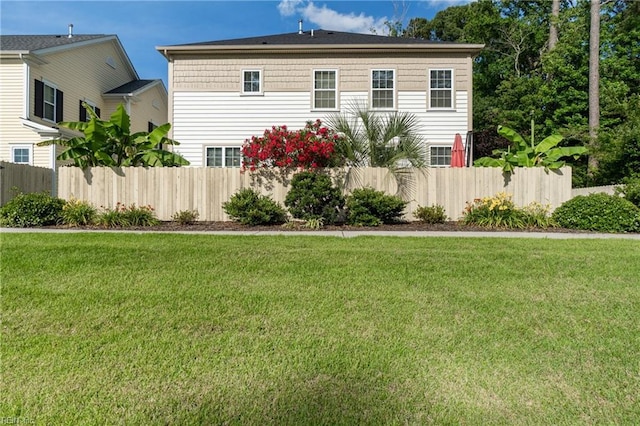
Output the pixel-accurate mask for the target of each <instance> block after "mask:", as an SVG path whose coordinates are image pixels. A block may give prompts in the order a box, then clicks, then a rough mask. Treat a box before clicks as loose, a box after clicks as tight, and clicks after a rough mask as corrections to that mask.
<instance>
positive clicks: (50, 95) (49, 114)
mask: <svg viewBox="0 0 640 426" xmlns="http://www.w3.org/2000/svg"><path fill="white" fill-rule="evenodd" d="M43 95H44V96H43V102H44V106H43V111H44V112H43V114H44V115H43V116H42V118H46V119H47V120H50V121H53V122H56V88H55V87H54V86H51V85H49V84H48V83H46V82H45V83H44V92H43Z"/></svg>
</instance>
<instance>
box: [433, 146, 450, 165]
mask: <svg viewBox="0 0 640 426" xmlns="http://www.w3.org/2000/svg"><path fill="white" fill-rule="evenodd" d="M429 154H430V155H429V157H430V161H429V163H430V164H431V166H432V167H447V166H450V165H451V147H450V146H438V145H432V146H430V147H429Z"/></svg>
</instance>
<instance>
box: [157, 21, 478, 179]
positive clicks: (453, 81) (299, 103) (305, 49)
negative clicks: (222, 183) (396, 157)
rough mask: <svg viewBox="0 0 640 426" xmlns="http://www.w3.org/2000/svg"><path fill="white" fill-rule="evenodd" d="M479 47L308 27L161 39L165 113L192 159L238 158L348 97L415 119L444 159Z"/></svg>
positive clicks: (465, 122)
mask: <svg viewBox="0 0 640 426" xmlns="http://www.w3.org/2000/svg"><path fill="white" fill-rule="evenodd" d="M482 47H483V46H482V45H475V44H454V43H440V42H433V41H427V40H422V39H412V38H396V37H386V36H377V35H364V34H353V33H344V32H337V31H326V30H315V31H310V32H309V31H307V32H303V31H302V30H300V31H299V32H298V33H290V34H280V35H271V36H265V37H252V38H243V39H234V40H223V41H211V42H204V43H194V44H183V45H174V46H159V47H157V48H156V49H157V50H158V51H159V52H160V53H161V54H162V55H164V56H165V57H166V58H167V60H168V62H169V121H170V122H171V124H172V126H173V127H172V130H173V134H172V137H173V138H174V139H176V140H178V141H179V142H180V146H178V147H176V148H175V151H176V152H179V153H180V154H182V155H183V156H184V157H185V158H186V159H187V160H189V161H190V162H191V165H192V166H213V167H229V166H234V167H235V166H239V165H240V159H241V155H240V147H241V146H242V144H243V142H244V141H245V140H246V139H248V138H250V137H251V136H252V135H262V133H263V132H264V130H265V129H270V128H271V127H272V126H274V125H287V126H288V127H289V128H290V129H298V128H302V127H304V125H305V123H306V121H308V120H316V119H318V118H319V119H323V118H325V117H326V116H327V115H329V114H331V113H335V112H345V111H346V110H347V108H348V107H349V105H350V104H351V103H353V102H354V101H356V100H357V101H359V102H366V104H367V105H368V107H369V108H370V109H371V110H375V111H383V112H384V111H407V112H411V113H413V114H415V115H416V116H417V117H419V119H420V121H421V123H422V132H423V136H424V138H425V140H426V142H427V144H428V149H427V155H428V159H427V160H428V162H429V164H430V165H432V166H448V165H449V158H450V155H451V147H452V145H453V141H454V137H455V134H456V133H460V134H461V135H463V136H464V135H465V134H466V132H467V131H469V130H471V129H472V107H471V105H472V62H473V58H474V56H475V55H477V54H478V53H479V52H480V50H481V49H482Z"/></svg>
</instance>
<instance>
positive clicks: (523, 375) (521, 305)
mask: <svg viewBox="0 0 640 426" xmlns="http://www.w3.org/2000/svg"><path fill="white" fill-rule="evenodd" d="M639 277H640V244H639V243H638V242H637V241H627V240H595V239H594V240H538V239H498V238H491V239H481V238H465V239H457V238H390V237H359V238H353V239H341V238H331V237H303V236H300V237H297V236H296V237H292V236H288V237H283V236H269V237H264V236H263V237H255V236H254V237H252V236H206V235H199V236H195V235H157V234H156V235H150V234H141V235H137V234H126V235H123V234H107V233H95V234H68V235H58V234H5V235H3V236H2V271H1V283H2V317H3V321H2V346H1V355H2V365H1V368H2V381H1V383H0V393H1V394H2V399H1V401H0V414H1V415H2V417H3V418H7V417H9V418H28V419H33V420H34V421H35V422H36V423H37V424H89V423H91V424H102V423H109V424H114V423H115V424H125V423H126V424H265V423H267V424H329V423H332V424H389V423H391V424H400V423H409V424H423V423H438V424H441V423H462V424H478V423H482V424H504V423H508V424H512V423H529V422H531V423H541V424H566V423H619V424H630V423H635V422H637V421H638V419H640V401H639V396H638V395H639V394H638V389H640V375H639V371H638V347H640V329H639V326H638V324H640V306H639V305H638V300H640V283H639V281H640V278H639Z"/></svg>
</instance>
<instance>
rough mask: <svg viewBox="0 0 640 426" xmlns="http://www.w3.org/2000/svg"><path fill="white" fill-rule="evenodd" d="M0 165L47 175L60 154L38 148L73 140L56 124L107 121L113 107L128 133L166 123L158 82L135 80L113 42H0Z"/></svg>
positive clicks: (26, 38) (32, 38)
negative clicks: (126, 119)
mask: <svg viewBox="0 0 640 426" xmlns="http://www.w3.org/2000/svg"><path fill="white" fill-rule="evenodd" d="M0 93H1V95H0V160H4V161H10V162H14V163H23V164H30V165H34V166H40V167H48V168H53V169H55V167H56V156H57V155H58V154H59V152H60V150H61V148H60V147H58V146H55V145H52V146H43V147H39V146H37V145H36V144H37V143H38V142H41V141H45V140H50V139H54V138H69V137H73V136H79V135H80V134H78V133H74V132H71V131H69V130H66V129H61V128H58V126H57V125H56V124H57V123H59V122H61V121H84V120H87V115H88V114H87V111H86V109H85V108H83V107H82V102H86V103H87V104H88V105H90V106H91V107H92V108H93V109H94V111H95V112H96V113H97V114H98V115H99V116H100V117H101V118H106V119H108V118H109V116H110V115H111V113H112V112H113V111H115V109H116V107H117V106H118V104H124V106H125V109H126V110H127V112H128V113H129V114H130V116H131V130H132V131H134V132H135V131H147V130H149V129H150V128H152V127H154V126H158V125H161V124H164V123H166V122H167V121H168V120H167V90H166V88H165V86H164V83H163V82H162V80H159V79H157V80H141V79H140V78H139V76H138V73H137V72H136V70H135V68H134V67H133V64H132V63H131V61H130V59H129V57H128V56H127V53H126V52H125V50H124V48H123V46H122V44H121V43H120V40H119V39H118V37H117V36H116V35H103V34H93V35H75V34H73V32H72V26H69V33H68V34H64V35H2V36H0Z"/></svg>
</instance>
